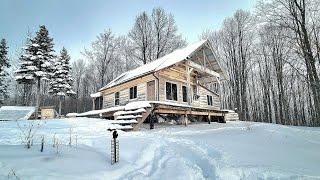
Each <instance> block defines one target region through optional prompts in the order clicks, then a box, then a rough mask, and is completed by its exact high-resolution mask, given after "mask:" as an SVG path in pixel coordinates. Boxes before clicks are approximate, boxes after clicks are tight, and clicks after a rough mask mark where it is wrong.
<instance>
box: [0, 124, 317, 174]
mask: <svg viewBox="0 0 320 180" xmlns="http://www.w3.org/2000/svg"><path fill="white" fill-rule="evenodd" d="M20 127H23V122H21V123H20ZM70 128H71V129H72V137H73V141H75V137H76V136H77V141H78V146H77V147H76V146H75V145H73V146H71V147H70V146H68V145H67V144H68V142H69V131H70ZM106 129H107V125H106V122H105V121H103V120H100V119H86V118H77V119H68V120H55V121H47V122H46V123H44V124H42V125H41V128H40V129H39V130H38V131H37V134H36V135H37V136H36V138H35V139H36V140H35V144H38V143H39V139H40V138H39V137H40V135H44V136H45V137H46V142H47V146H46V147H45V152H44V153H40V152H39V149H40V147H39V146H38V145H34V146H33V147H32V148H31V149H30V150H27V149H25V148H23V146H22V145H21V140H20V134H21V131H20V130H19V128H17V125H16V123H15V122H0V179H7V178H8V175H9V177H10V178H12V179H14V175H13V172H14V173H15V174H16V175H17V176H18V177H19V178H20V179H278V178H281V179H292V178H294V179H320V170H319V167H320V153H319V150H320V128H308V127H288V126H280V125H273V124H264V123H247V122H228V123H227V124H218V123H212V124H196V125H190V126H188V127H184V126H170V127H167V128H164V127H162V128H156V129H155V130H144V131H140V132H127V133H126V132H119V141H120V162H119V163H118V164H116V165H113V166H111V165H110V138H111V133H110V132H108V131H107V130H106ZM54 134H56V137H57V138H58V139H60V140H61V141H62V143H63V144H65V145H64V146H62V148H61V149H60V154H58V155H57V154H56V152H55V149H54V148H52V138H53V136H54Z"/></svg>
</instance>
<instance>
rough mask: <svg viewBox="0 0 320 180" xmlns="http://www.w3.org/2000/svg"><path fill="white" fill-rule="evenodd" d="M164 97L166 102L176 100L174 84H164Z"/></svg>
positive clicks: (175, 86)
mask: <svg viewBox="0 0 320 180" xmlns="http://www.w3.org/2000/svg"><path fill="white" fill-rule="evenodd" d="M166 97H167V99H168V100H174V101H177V100H178V95H177V85H176V84H173V83H169V82H166Z"/></svg>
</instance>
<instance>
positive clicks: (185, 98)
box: [182, 86, 188, 102]
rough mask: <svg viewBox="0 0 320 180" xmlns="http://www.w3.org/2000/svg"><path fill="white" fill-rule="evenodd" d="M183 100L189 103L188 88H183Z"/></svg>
mask: <svg viewBox="0 0 320 180" xmlns="http://www.w3.org/2000/svg"><path fill="white" fill-rule="evenodd" d="M182 100H183V102H187V101H188V95H187V87H186V86H182Z"/></svg>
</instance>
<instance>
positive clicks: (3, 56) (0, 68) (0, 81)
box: [0, 39, 10, 104]
mask: <svg viewBox="0 0 320 180" xmlns="http://www.w3.org/2000/svg"><path fill="white" fill-rule="evenodd" d="M7 55H8V46H7V43H6V40H5V39H2V40H1V42H0V104H3V101H4V99H5V98H7V97H8V81H7V78H6V77H7V76H8V73H7V72H6V71H5V68H9V67H10V64H9V59H8V57H7Z"/></svg>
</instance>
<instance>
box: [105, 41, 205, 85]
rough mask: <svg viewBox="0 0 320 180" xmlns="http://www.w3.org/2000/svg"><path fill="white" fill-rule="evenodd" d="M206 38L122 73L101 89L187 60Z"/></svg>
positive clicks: (203, 43)
mask: <svg viewBox="0 0 320 180" xmlns="http://www.w3.org/2000/svg"><path fill="white" fill-rule="evenodd" d="M206 42H207V41H206V40H202V41H199V42H197V43H194V44H191V45H189V46H187V47H185V48H181V49H177V50H175V51H173V52H172V53H170V54H167V55H165V56H163V57H161V58H159V59H157V60H155V61H152V62H150V63H148V64H145V65H143V66H140V67H138V68H136V69H133V70H131V71H128V72H125V73H122V74H121V75H120V76H118V77H117V78H116V79H114V80H113V81H111V82H110V83H109V84H107V85H106V86H105V87H103V88H101V89H100V90H99V91H102V90H105V89H108V88H111V87H113V86H115V85H118V84H121V83H124V82H127V81H129V80H132V79H134V78H137V77H141V76H143V75H145V74H148V73H151V72H155V71H158V70H161V69H164V68H167V67H169V66H172V65H174V64H176V63H178V62H181V61H183V60H186V59H188V58H189V57H190V55H192V53H193V52H195V51H196V50H198V49H199V48H201V47H202V46H203V45H205V44H206Z"/></svg>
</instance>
